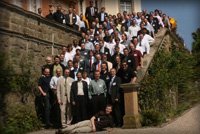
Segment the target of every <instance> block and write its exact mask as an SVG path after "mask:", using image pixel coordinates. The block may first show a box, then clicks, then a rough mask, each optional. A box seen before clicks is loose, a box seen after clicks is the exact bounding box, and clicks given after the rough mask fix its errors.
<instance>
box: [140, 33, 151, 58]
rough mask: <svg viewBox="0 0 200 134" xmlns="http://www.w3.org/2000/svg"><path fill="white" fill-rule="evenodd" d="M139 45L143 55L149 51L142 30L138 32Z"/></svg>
mask: <svg viewBox="0 0 200 134" xmlns="http://www.w3.org/2000/svg"><path fill="white" fill-rule="evenodd" d="M139 46H140V47H141V50H142V54H143V56H144V55H145V54H149V53H150V45H149V42H148V41H147V40H146V39H144V33H142V32H141V33H140V34H139Z"/></svg>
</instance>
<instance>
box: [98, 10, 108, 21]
mask: <svg viewBox="0 0 200 134" xmlns="http://www.w3.org/2000/svg"><path fill="white" fill-rule="evenodd" d="M106 17H108V13H106V12H104V21H105V18H106ZM98 18H99V22H100V23H103V21H101V12H99V13H98Z"/></svg>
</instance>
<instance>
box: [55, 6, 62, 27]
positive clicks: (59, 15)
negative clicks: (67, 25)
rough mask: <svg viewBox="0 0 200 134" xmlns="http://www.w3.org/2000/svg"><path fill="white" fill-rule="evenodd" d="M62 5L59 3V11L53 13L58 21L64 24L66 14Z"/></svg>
mask: <svg viewBox="0 0 200 134" xmlns="http://www.w3.org/2000/svg"><path fill="white" fill-rule="evenodd" d="M61 9H62V7H61V6H60V5H59V6H58V7H57V11H56V12H55V13H54V14H53V18H54V20H55V21H56V22H59V23H61V24H63V19H64V14H63V13H62V12H61Z"/></svg>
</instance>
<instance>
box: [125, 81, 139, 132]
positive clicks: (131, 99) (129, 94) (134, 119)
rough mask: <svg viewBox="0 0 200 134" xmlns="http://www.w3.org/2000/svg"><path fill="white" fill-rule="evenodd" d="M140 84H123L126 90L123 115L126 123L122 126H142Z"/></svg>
mask: <svg viewBox="0 0 200 134" xmlns="http://www.w3.org/2000/svg"><path fill="white" fill-rule="evenodd" d="M138 87H139V85H138V84H122V85H121V88H123V91H124V103H125V104H124V105H125V115H124V117H123V120H124V125H123V127H122V128H139V127H141V123H140V115H139V112H138V93H137V88H138Z"/></svg>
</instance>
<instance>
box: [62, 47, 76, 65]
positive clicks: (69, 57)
mask: <svg viewBox="0 0 200 134" xmlns="http://www.w3.org/2000/svg"><path fill="white" fill-rule="evenodd" d="M75 54H76V53H75V52H74V51H73V49H72V44H68V46H67V52H66V53H65V58H64V62H66V63H67V62H68V61H69V60H73V58H74V55H75Z"/></svg>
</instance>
